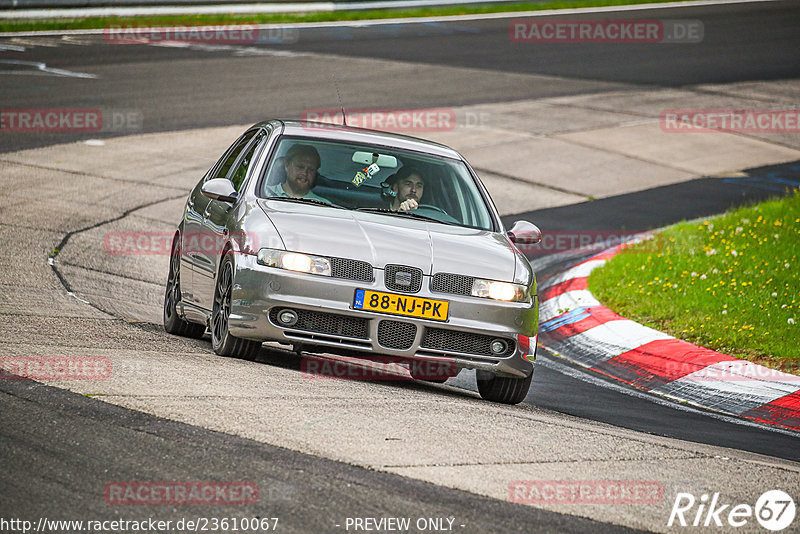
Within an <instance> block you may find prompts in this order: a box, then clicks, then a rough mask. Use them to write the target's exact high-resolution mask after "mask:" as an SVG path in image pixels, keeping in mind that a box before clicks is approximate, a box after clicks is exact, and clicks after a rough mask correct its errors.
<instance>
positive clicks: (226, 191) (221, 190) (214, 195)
mask: <svg viewBox="0 0 800 534" xmlns="http://www.w3.org/2000/svg"><path fill="white" fill-rule="evenodd" d="M200 192H201V193H203V195H205V196H207V197H208V198H210V199H211V200H220V201H222V202H236V197H237V196H238V194H237V193H236V188H235V187H233V182H231V181H230V180H228V179H227V178H214V179H213V180H209V181H207V182H206V183H204V184H203V187H201V188H200Z"/></svg>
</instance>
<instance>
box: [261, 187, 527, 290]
mask: <svg viewBox="0 0 800 534" xmlns="http://www.w3.org/2000/svg"><path fill="white" fill-rule="evenodd" d="M258 203H259V205H260V206H261V208H262V209H263V210H264V212H265V213H266V214H267V216H268V217H269V218H270V220H271V221H272V224H273V225H274V226H275V228H276V229H277V230H278V233H279V234H280V236H281V239H282V240H283V242H284V245H285V247H286V249H287V250H293V251H296V252H305V253H308V254H317V255H320V256H333V257H339V258H351V259H355V260H362V261H366V262H369V263H370V264H372V265H373V266H374V267H377V268H379V269H383V268H384V267H385V266H386V265H387V264H399V265H409V266H414V267H419V268H420V269H422V271H423V272H424V273H425V274H428V275H430V274H433V273H438V272H447V273H456V274H463V275H467V276H475V277H480V278H488V279H492V280H503V281H512V280H514V274H515V270H516V266H517V262H518V258H517V253H516V252H515V250H514V248H513V247H512V245H511V244H510V243H509V241H508V239H507V238H506V237H505V236H504V235H503V234H500V233H495V232H489V231H486V230H477V229H473V228H464V227H460V226H450V225H444V224H436V223H429V222H426V221H421V220H414V219H406V218H403V217H397V216H391V215H381V214H377V213H369V212H359V211H351V210H344V209H336V208H326V207H323V206H313V205H305V204H293V203H289V202H282V201H269V200H263V199H262V200H259V201H258Z"/></svg>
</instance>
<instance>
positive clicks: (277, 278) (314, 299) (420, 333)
mask: <svg viewBox="0 0 800 534" xmlns="http://www.w3.org/2000/svg"><path fill="white" fill-rule="evenodd" d="M235 265H236V272H235V275H234V284H233V295H232V302H231V315H230V319H229V322H228V328H229V330H230V333H231V334H233V335H234V336H237V337H242V338H246V339H253V340H260V341H278V342H282V343H288V344H293V345H302V346H318V347H330V348H336V349H339V350H343V349H344V350H347V351H348V352H349V351H351V350H352V351H358V352H361V353H369V354H370V357H371V358H373V359H374V358H375V357H376V356H386V357H389V358H392V359H399V360H414V361H431V362H442V361H447V362H451V363H452V364H454V365H455V366H456V367H457V368H459V369H461V368H467V369H476V370H481V371H488V372H491V373H493V374H495V375H498V376H509V377H515V378H524V377H527V376H529V375H530V374H531V373H532V372H533V363H532V361H533V359H534V355H535V351H536V334H537V328H538V319H539V312H538V300H537V298H536V297H533V298H532V299H531V302H526V303H509V302H499V301H494V300H490V299H483V298H476V297H468V296H462V295H455V294H449V293H439V292H432V291H430V289H429V285H428V284H429V280H430V279H429V277H427V276H426V277H424V280H423V284H422V289H421V290H420V291H419V292H417V293H414V294H413V296H415V297H422V298H430V299H436V300H447V301H449V303H450V306H449V307H450V310H449V317H448V319H447V321H433V320H427V319H418V318H413V317H404V316H397V315H388V314H383V313H377V312H371V311H363V310H358V309H354V308H353V301H354V296H355V291H356V289H359V288H361V289H371V290H375V291H383V292H389V293H395V294H402V293H399V292H396V291H392V290H391V289H388V288H386V287H385V286H384V283H383V271H382V270H381V269H374V275H375V276H374V281H372V282H362V281H353V280H347V279H341V278H332V277H327V276H316V275H309V274H305V273H297V272H293V271H287V270H282V269H276V268H271V267H266V266H263V265H260V264H258V263H257V262H256V258H255V256H252V255H247V254H237V256H236V262H235ZM284 309H291V310H293V311H295V312H296V313H297V314H298V316H299V318H300V320H298V323H297V324H295V325H293V326H281V324H280V322H279V321H278V320H277V314H278V312H279V311H280V310H284ZM409 325H413V329H412V327H411V326H409ZM519 334H521V335H523V336H527V337H528V338H529V349H527V350H526V348H525V347H524V343H520V342H519V338H518V335H519ZM495 339H502V340H504V341H506V342H507V344H508V349H507V350H506V351H505V352H504V353H502V354H500V355H498V354H493V353H492V352H491V351H490V350H488V348H487V347H489V346H490V343H491V341H492V340H495Z"/></svg>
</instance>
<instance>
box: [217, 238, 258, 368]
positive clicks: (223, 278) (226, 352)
mask: <svg viewBox="0 0 800 534" xmlns="http://www.w3.org/2000/svg"><path fill="white" fill-rule="evenodd" d="M232 294H233V257H232V256H231V254H230V253H228V254H226V255H225V258H224V259H223V260H222V267H221V268H220V270H219V276H217V283H216V284H215V288H214V307H213V309H212V310H211V348H212V349H214V352H216V353H217V354H219V355H220V356H233V357H235V358H242V359H243V360H249V361H253V360H255V359H256V356H258V351H259V350H261V343H260V342H258V341H250V340H249V339H242V338H239V337H234V336H232V335H231V333H230V332H229V331H228V320H229V319H230V316H231V296H232Z"/></svg>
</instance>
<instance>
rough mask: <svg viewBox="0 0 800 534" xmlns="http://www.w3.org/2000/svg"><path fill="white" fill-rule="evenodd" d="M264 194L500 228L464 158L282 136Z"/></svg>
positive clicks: (263, 181) (261, 189)
mask: <svg viewBox="0 0 800 534" xmlns="http://www.w3.org/2000/svg"><path fill="white" fill-rule="evenodd" d="M257 194H258V196H260V197H262V198H275V199H279V198H284V199H287V200H289V199H292V198H303V199H308V200H313V201H317V202H314V203H320V202H323V203H328V204H332V205H334V206H335V207H343V208H346V209H351V210H359V211H370V212H374V213H379V214H382V215H386V216H387V217H408V218H415V219H419V220H427V221H431V222H436V223H441V224H451V225H459V226H468V227H470V228H480V229H482V230H493V223H492V217H491V215H490V211H489V208H488V207H487V206H486V202H485V201H484V199H483V197H482V196H481V194H480V190H479V189H478V186H477V184H476V183H475V180H474V179H473V177H472V175H471V174H470V172H469V170H468V169H467V167H466V165H464V163H463V162H461V161H458V160H452V159H448V158H442V157H437V156H433V155H428V154H421V153H418V152H410V151H403V150H397V149H388V148H385V147H379V146H373V145H360V144H354V143H346V142H336V141H320V140H317V139H306V138H293V137H283V138H281V140H280V141H279V143H278V146H277V151H276V152H275V155H274V156H273V158H272V161H271V162H270V164H269V165H268V166H267V169H266V171H265V174H264V175H263V176H262V179H261V180H260V183H259V187H258V191H257Z"/></svg>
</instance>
